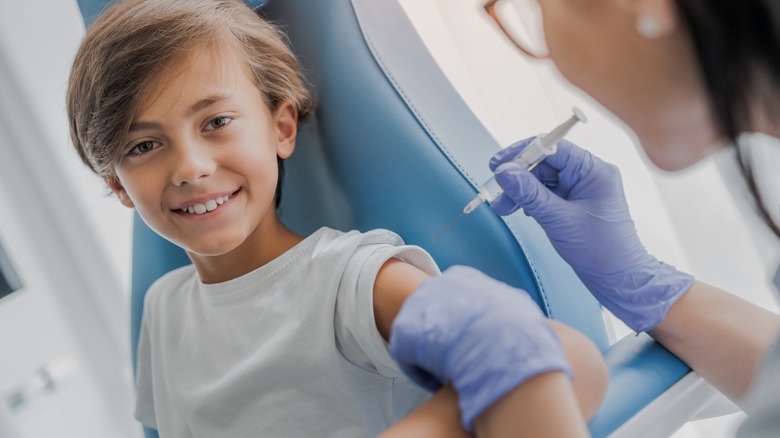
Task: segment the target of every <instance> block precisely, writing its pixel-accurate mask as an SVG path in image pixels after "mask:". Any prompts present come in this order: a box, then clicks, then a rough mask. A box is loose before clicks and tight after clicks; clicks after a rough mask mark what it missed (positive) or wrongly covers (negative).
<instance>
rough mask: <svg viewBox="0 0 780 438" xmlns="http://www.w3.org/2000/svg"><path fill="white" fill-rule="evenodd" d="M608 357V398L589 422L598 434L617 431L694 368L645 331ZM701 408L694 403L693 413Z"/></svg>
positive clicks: (611, 350)
mask: <svg viewBox="0 0 780 438" xmlns="http://www.w3.org/2000/svg"><path fill="white" fill-rule="evenodd" d="M604 359H605V361H606V363H607V367H608V368H609V385H608V387H607V395H606V397H605V398H604V402H603V403H602V404H601V407H600V408H599V410H598V411H597V412H596V415H595V416H594V417H593V418H592V419H591V421H590V423H589V424H588V427H589V429H590V433H591V434H592V435H593V436H594V437H606V436H609V435H610V434H612V433H613V432H615V431H616V430H617V429H618V428H619V427H621V425H623V424H624V423H626V422H628V421H629V420H630V419H632V417H634V416H635V415H636V414H637V413H639V412H640V411H642V410H643V408H645V407H646V406H648V405H650V404H651V402H653V401H654V400H656V399H657V398H658V397H659V396H661V394H663V393H664V392H666V391H667V390H669V389H670V388H671V387H672V386H674V385H675V383H677V382H679V381H680V380H681V379H682V378H683V377H685V376H686V375H687V374H688V373H689V372H690V368H689V367H688V365H686V364H685V363H684V362H682V361H681V360H680V359H678V358H677V357H676V356H674V355H673V354H672V353H670V352H669V351H668V350H667V349H665V348H664V347H663V346H661V344H659V343H657V342H656V341H655V340H653V339H652V338H651V337H650V336H648V335H647V334H644V333H643V334H640V335H639V336H633V335H629V336H626V337H625V338H623V339H621V340H620V341H618V342H617V343H615V344H613V345H612V346H610V347H609V348H608V349H607V350H606V351H605V352H604ZM701 408H702V406H696V407H694V406H691V409H692V412H691V414H690V417H693V416H694V415H695V414H696V413H697V412H698V411H699V410H701ZM694 409H695V410H694ZM690 417H689V418H690ZM686 421H687V419H686ZM678 427H679V426H678Z"/></svg>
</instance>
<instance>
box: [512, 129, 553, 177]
mask: <svg viewBox="0 0 780 438" xmlns="http://www.w3.org/2000/svg"><path fill="white" fill-rule="evenodd" d="M544 137H545V134H539V135H538V136H537V137H536V138H535V139H534V141H532V142H531V144H529V145H528V147H526V148H525V149H523V151H522V152H521V153H520V154H518V155H517V157H515V158H513V159H512V162H513V163H517V164H518V165H519V166H521V167H524V168H526V169H528V170H532V169H533V168H534V167H536V165H538V164H539V163H541V162H542V160H544V159H545V158H547V157H549V156H550V155H552V154H554V153H555V152H556V151H557V150H558V147H557V144H556V143H555V142H553V143H552V144H550V145H547V144H545V143H546V142H545V141H544Z"/></svg>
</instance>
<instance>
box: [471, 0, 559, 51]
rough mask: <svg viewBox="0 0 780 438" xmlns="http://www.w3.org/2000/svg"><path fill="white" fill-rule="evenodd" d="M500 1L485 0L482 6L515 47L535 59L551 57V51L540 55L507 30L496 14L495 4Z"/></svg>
mask: <svg viewBox="0 0 780 438" xmlns="http://www.w3.org/2000/svg"><path fill="white" fill-rule="evenodd" d="M499 1H501V0H488V1H487V2H485V4H484V5H483V6H482V7H483V8H485V12H487V14H488V15H490V18H492V19H493V21H495V22H496V25H497V26H498V28H499V29H501V32H503V33H504V36H506V37H507V38H508V39H509V41H511V42H512V44H513V45H514V46H515V47H517V49H518V50H520V51H521V52H523V53H524V54H525V55H526V56H528V57H530V58H533V59H549V58H550V54H549V53H545V54H544V55H540V54H538V53H534V52H533V51H531V50H530V49H528V48H526V47H525V46H523V44H522V43H520V42H518V41H517V40H515V38H514V37H513V36H512V34H510V33H509V32H507V30H506V28H505V27H504V25H503V24H501V20H500V19H499V18H498V14H496V8H495V5H496V3H498V2H499Z"/></svg>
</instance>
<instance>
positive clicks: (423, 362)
mask: <svg viewBox="0 0 780 438" xmlns="http://www.w3.org/2000/svg"><path fill="white" fill-rule="evenodd" d="M390 354H391V355H392V356H393V358H395V360H396V361H397V362H398V363H399V365H400V366H401V369H402V370H403V371H404V372H405V373H406V374H407V375H408V376H409V377H410V378H411V379H412V380H414V381H415V382H417V383H418V384H420V385H422V386H424V387H426V388H428V389H430V390H431V391H433V390H436V389H437V388H439V387H440V386H442V385H445V384H448V383H450V382H452V384H453V385H454V387H455V389H456V390H457V392H458V397H459V404H460V408H461V412H462V414H463V426H464V427H465V428H466V429H467V430H468V431H472V422H473V421H474V419H475V418H476V417H477V416H478V415H479V414H480V413H481V412H482V411H483V410H484V409H485V408H487V407H488V406H489V405H490V404H491V403H493V402H494V401H495V400H497V399H498V398H499V397H501V396H502V395H504V394H506V393H507V392H509V391H510V390H512V389H513V388H514V387H516V386H517V385H519V384H520V383H522V382H524V381H525V380H526V379H528V378H530V377H532V376H534V375H536V374H539V373H542V372H545V371H551V370H563V371H565V372H566V373H567V374H569V377H571V371H570V369H569V365H568V363H567V362H566V359H565V356H564V353H563V348H562V347H561V345H560V342H559V341H558V338H557V337H556V336H555V334H554V333H553V331H552V328H551V327H550V325H549V324H548V323H547V320H546V319H545V318H544V315H542V312H541V311H540V310H539V307H538V306H537V305H536V303H535V302H534V301H533V300H532V299H531V297H530V296H528V294H527V293H526V292H525V291H523V290H520V289H515V288H513V287H511V286H508V285H506V284H504V283H501V282H499V281H496V280H494V279H492V278H490V277H488V276H486V275H485V274H483V273H481V272H480V271H478V270H476V269H473V268H469V267H465V266H454V267H451V268H450V269H448V270H447V271H445V272H444V274H442V275H441V276H438V277H434V278H432V279H430V280H427V281H426V282H424V283H423V284H422V285H421V286H420V287H419V288H418V289H417V290H416V291H415V292H414V293H413V294H412V295H411V296H410V297H409V298H407V299H406V301H405V302H404V304H403V306H402V307H401V310H400V312H399V313H398V316H396V318H395V321H394V322H393V328H392V332H391V334H390Z"/></svg>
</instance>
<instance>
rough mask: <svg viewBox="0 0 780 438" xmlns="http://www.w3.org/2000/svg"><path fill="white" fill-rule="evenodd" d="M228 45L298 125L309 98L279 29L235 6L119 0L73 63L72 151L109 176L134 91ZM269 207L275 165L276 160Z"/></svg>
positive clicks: (236, 2)
mask: <svg viewBox="0 0 780 438" xmlns="http://www.w3.org/2000/svg"><path fill="white" fill-rule="evenodd" d="M217 44H226V45H229V46H230V47H231V48H232V49H234V50H235V51H236V53H237V54H238V55H239V56H240V57H241V58H242V59H243V60H244V62H246V65H247V66H248V68H249V71H250V72H251V75H252V79H253V80H254V82H255V85H256V86H257V88H258V89H259V90H260V92H261V94H262V96H263V99H264V100H265V103H266V105H267V106H268V108H269V109H270V110H271V112H272V113H273V112H275V111H276V110H277V109H278V108H279V106H280V105H281V104H282V103H283V102H286V101H289V102H292V103H293V104H294V105H295V106H296V108H297V111H298V116H299V117H298V118H299V120H301V119H303V118H304V117H305V116H306V114H307V113H308V112H309V111H310V110H311V107H312V98H311V95H310V94H309V91H308V90H307V89H306V86H305V81H304V78H303V75H302V74H301V71H300V68H299V65H298V62H297V60H296V59H295V56H294V55H293V54H292V51H291V50H290V48H289V47H288V46H287V45H286V44H285V37H284V35H283V34H282V32H281V31H280V30H278V29H277V28H276V27H274V26H272V25H271V24H269V23H268V22H266V21H264V20H263V19H261V18H260V17H258V16H257V14H255V13H254V12H253V11H252V10H251V9H250V8H249V7H248V6H246V5H245V4H244V3H243V2H242V1H240V0H156V1H152V0H126V1H121V2H118V3H115V4H113V5H111V6H110V7H109V8H108V9H106V11H104V12H103V13H102V14H101V16H100V17H98V19H97V20H96V21H95V22H94V23H93V24H92V25H91V26H90V27H89V29H88V30H87V34H86V36H85V37H84V41H83V42H82V43H81V47H80V48H79V51H78V53H77V54H76V58H75V60H74V61H73V68H72V70H71V75H70V80H69V81H68V92H67V110H68V118H69V121H70V135H71V139H72V141H73V146H74V147H75V148H76V151H78V153H79V156H80V157H81V159H82V161H83V162H84V163H85V164H86V165H87V166H88V167H89V168H90V169H92V171H93V172H95V173H96V174H98V175H99V176H101V177H106V178H116V173H115V171H114V168H115V166H116V165H117V164H118V163H119V160H120V159H121V157H122V146H121V145H122V142H123V140H124V138H125V136H126V135H127V132H128V129H129V127H130V124H131V122H132V119H133V117H134V116H135V115H136V113H137V110H138V106H139V105H140V104H141V103H140V102H139V99H140V96H141V95H142V94H143V93H142V91H143V90H144V89H145V88H146V87H147V86H148V84H149V82H150V81H151V80H153V78H154V77H155V76H156V75H157V74H158V73H159V72H160V71H162V70H164V69H165V68H167V67H168V66H169V65H170V64H171V63H173V62H177V61H178V60H180V59H184V58H186V56H187V55H188V54H189V53H191V52H192V51H194V50H198V49H203V48H208V47H212V46H214V45H217ZM277 162H278V165H277V167H278V169H279V177H278V180H277V186H276V206H277V207H278V206H279V201H280V200H281V186H282V176H283V174H284V169H283V160H281V159H278V160H277Z"/></svg>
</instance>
